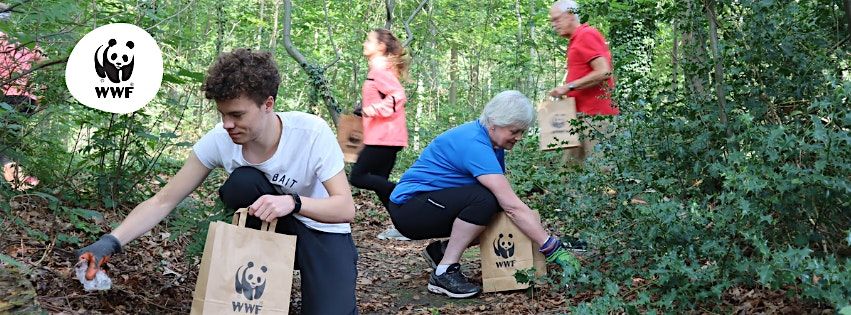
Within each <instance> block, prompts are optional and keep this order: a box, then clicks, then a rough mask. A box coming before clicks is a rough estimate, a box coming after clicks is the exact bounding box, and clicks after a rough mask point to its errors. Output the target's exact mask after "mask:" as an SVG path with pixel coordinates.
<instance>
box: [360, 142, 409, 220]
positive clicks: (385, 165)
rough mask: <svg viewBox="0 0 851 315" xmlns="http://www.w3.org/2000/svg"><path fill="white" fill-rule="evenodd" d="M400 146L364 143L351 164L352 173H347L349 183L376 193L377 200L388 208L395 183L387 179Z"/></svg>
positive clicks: (400, 148) (394, 163)
mask: <svg viewBox="0 0 851 315" xmlns="http://www.w3.org/2000/svg"><path fill="white" fill-rule="evenodd" d="M400 150H402V147H389V146H380V145H366V146H364V148H363V150H361V152H360V154H359V155H358V160H357V162H355V165H352V174H351V175H349V183H351V184H352V186H355V187H357V188H361V189H368V190H372V191H374V192H375V194H376V195H378V200H380V201H381V204H383V205H384V207H385V208H388V202H389V201H390V193H392V192H393V188H396V184H395V183H393V182H391V181H389V180H387V179H388V178H390V172H391V171H393V166H394V165H396V155H397V154H398V153H399V151H400Z"/></svg>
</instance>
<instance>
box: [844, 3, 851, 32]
mask: <svg viewBox="0 0 851 315" xmlns="http://www.w3.org/2000/svg"><path fill="white" fill-rule="evenodd" d="M843 4H844V5H845V24H846V26H847V27H848V34H851V0H845V2H844V3H843Z"/></svg>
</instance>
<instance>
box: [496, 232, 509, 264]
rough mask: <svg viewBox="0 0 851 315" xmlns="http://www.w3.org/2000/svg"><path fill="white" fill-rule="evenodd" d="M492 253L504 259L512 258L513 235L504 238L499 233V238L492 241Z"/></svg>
mask: <svg viewBox="0 0 851 315" xmlns="http://www.w3.org/2000/svg"><path fill="white" fill-rule="evenodd" d="M493 251H494V253H496V255H497V256H499V257H502V258H505V259H508V258H509V257H511V256H514V235H512V234H511V233H508V236H505V235H503V234H502V233H499V237H497V238H496V239H495V240H493Z"/></svg>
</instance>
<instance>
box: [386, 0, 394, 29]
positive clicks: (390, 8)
mask: <svg viewBox="0 0 851 315" xmlns="http://www.w3.org/2000/svg"><path fill="white" fill-rule="evenodd" d="M384 3H385V10H386V11H387V20H385V21H384V29H386V30H390V27H392V26H393V10H394V9H395V8H396V0H385V1H384Z"/></svg>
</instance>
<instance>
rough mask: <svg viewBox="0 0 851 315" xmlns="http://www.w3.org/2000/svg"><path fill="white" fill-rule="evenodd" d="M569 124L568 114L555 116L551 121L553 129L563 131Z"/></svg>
mask: <svg viewBox="0 0 851 315" xmlns="http://www.w3.org/2000/svg"><path fill="white" fill-rule="evenodd" d="M566 124H567V114H555V115H553V117H552V119H551V120H550V125H551V126H553V128H556V129H561V128H564V126H565V125H566Z"/></svg>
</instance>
